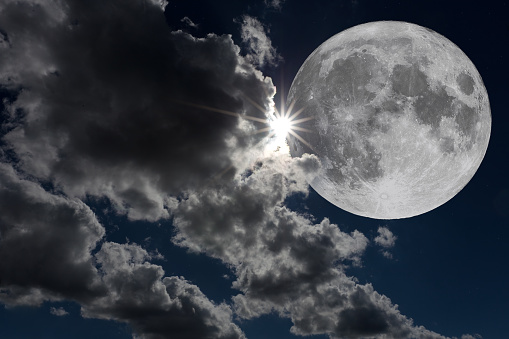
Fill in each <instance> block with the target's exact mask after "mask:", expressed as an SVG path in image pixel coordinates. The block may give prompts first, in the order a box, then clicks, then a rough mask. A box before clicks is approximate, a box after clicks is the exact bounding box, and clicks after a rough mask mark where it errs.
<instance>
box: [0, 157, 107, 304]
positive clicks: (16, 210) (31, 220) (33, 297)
mask: <svg viewBox="0 0 509 339" xmlns="http://www.w3.org/2000/svg"><path fill="white" fill-rule="evenodd" d="M103 234H104V229H103V228H102V226H101V225H100V224H99V223H98V222H97V220H96V219H95V216H94V213H93V212H92V211H91V210H90V208H88V206H86V205H85V204H84V203H82V202H81V201H79V200H75V199H66V198H64V197H61V196H56V195H51V194H49V193H47V192H46V191H44V190H43V189H42V188H41V187H40V186H39V185H38V184H35V183H33V182H30V181H27V180H23V179H19V178H18V176H17V175H16V173H15V171H14V170H13V168H12V167H11V166H10V165H7V164H1V163H0V258H2V260H0V301H2V302H3V303H6V304H8V305H17V304H25V305H27V304H28V305H38V304H40V303H41V302H42V301H44V300H47V299H54V300H58V299H61V298H73V299H80V300H86V299H88V298H90V297H94V296H96V295H100V294H101V293H104V290H103V289H101V288H100V282H99V279H98V277H97V274H96V273H97V272H96V269H95V267H94V265H93V262H92V256H91V255H90V251H91V250H92V249H93V248H94V247H95V245H96V243H97V242H98V241H99V240H100V238H101V237H102V236H103Z"/></svg>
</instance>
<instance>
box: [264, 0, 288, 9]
mask: <svg viewBox="0 0 509 339" xmlns="http://www.w3.org/2000/svg"><path fill="white" fill-rule="evenodd" d="M264 2H265V5H267V7H271V8H275V9H278V10H280V9H281V7H282V6H283V3H284V2H285V0H264Z"/></svg>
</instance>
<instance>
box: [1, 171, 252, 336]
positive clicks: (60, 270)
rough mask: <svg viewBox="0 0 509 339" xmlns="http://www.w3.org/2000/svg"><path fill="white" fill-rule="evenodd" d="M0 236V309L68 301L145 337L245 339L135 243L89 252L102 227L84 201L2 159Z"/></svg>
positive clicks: (223, 308) (219, 310)
mask: <svg viewBox="0 0 509 339" xmlns="http://www.w3.org/2000/svg"><path fill="white" fill-rule="evenodd" d="M0 234H1V237H0V257H1V258H2V260H1V261H0V277H1V279H0V302H2V303H4V304H6V305H7V306H10V307H13V306H18V305H30V306H38V305H40V304H41V303H42V302H44V301H48V300H49V301H60V300H74V301H77V302H79V303H81V305H82V314H83V316H85V317H93V318H101V319H114V320H117V321H122V322H128V323H129V324H130V325H131V326H132V327H133V328H134V330H135V332H136V333H138V334H140V335H142V337H144V338H162V337H167V336H168V335H169V334H172V337H175V338H198V337H206V336H212V337H214V338H244V335H243V333H242V332H241V330H240V329H239V328H238V327H237V326H236V325H235V324H233V322H232V311H231V309H230V308H229V307H228V306H227V305H226V304H221V305H215V304H214V303H213V302H211V301H210V300H209V299H208V298H207V297H206V296H205V295H204V294H203V293H202V292H201V291H200V290H199V288H198V287H197V286H195V285H192V284H190V283H188V282H187V281H186V280H185V279H183V278H180V277H164V271H163V269H162V268H161V267H160V266H158V265H153V264H150V263H149V262H148V261H149V260H150V259H151V258H152V256H151V255H149V254H148V253H147V252H146V251H145V250H144V249H142V248H141V247H140V246H138V245H135V244H123V245H122V244H117V243H112V242H104V243H103V244H102V246H101V249H100V250H99V251H98V252H97V253H96V254H95V255H94V256H93V255H92V254H91V252H92V251H93V250H94V249H95V246H96V244H98V242H99V241H100V240H102V237H103V236H104V228H103V227H102V226H101V225H100V224H99V223H98V222H97V220H96V218H95V216H94V214H93V212H92V211H91V210H90V209H89V208H88V206H86V205H85V204H84V203H82V202H81V201H79V200H76V199H69V198H65V197H63V196H59V195H53V194H50V193H48V192H46V191H45V190H44V189H42V188H41V187H40V185H38V184H37V183H34V182H31V181H28V180H24V179H20V178H19V177H18V175H17V174H16V172H15V171H14V169H13V168H12V167H11V166H10V165H7V164H1V163H0ZM156 256H157V257H159V256H160V255H158V254H157V253H156ZM95 263H98V264H99V269H97V268H96V266H95ZM50 312H51V314H53V315H56V316H64V315H66V314H67V312H66V311H65V310H64V309H63V308H58V309H57V308H54V307H52V308H51V309H50ZM175 333H181V335H180V337H179V336H176V334H175Z"/></svg>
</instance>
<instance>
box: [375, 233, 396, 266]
mask: <svg viewBox="0 0 509 339" xmlns="http://www.w3.org/2000/svg"><path fill="white" fill-rule="evenodd" d="M377 232H378V235H377V236H376V237H375V239H374V241H375V243H376V244H377V245H379V246H381V247H382V248H383V250H382V251H381V252H382V254H383V255H384V256H385V257H386V258H388V259H392V253H391V252H390V251H388V249H390V248H392V247H394V245H395V244H396V239H398V237H396V236H395V235H394V234H393V233H392V232H391V231H390V230H389V229H388V228H387V227H385V226H380V227H378V230H377Z"/></svg>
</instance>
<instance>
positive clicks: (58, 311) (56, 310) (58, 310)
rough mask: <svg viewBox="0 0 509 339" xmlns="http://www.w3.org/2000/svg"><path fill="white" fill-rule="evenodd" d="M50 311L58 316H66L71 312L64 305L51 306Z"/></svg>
mask: <svg viewBox="0 0 509 339" xmlns="http://www.w3.org/2000/svg"><path fill="white" fill-rule="evenodd" d="M49 313H51V314H53V315H55V316H57V317H63V316H66V315H68V314H69V312H67V311H66V310H65V309H64V308H63V307H59V308H55V307H50V309H49Z"/></svg>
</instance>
